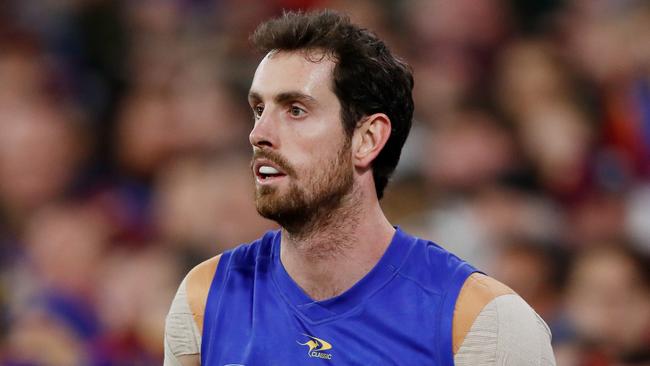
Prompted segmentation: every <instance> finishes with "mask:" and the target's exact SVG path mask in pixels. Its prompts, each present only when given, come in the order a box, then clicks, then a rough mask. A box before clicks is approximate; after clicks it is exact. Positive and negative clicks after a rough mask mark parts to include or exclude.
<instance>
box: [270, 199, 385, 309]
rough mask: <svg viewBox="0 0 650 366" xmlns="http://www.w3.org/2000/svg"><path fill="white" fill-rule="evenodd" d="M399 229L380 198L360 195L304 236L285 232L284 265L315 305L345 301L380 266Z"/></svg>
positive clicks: (283, 244) (325, 218)
mask: <svg viewBox="0 0 650 366" xmlns="http://www.w3.org/2000/svg"><path fill="white" fill-rule="evenodd" d="M394 232H395V229H393V227H392V226H391V225H390V223H389V222H388V220H387V219H386V217H385V216H384V214H383V212H382V210H381V207H380V206H379V202H378V200H377V199H376V198H375V197H372V199H364V195H363V194H362V193H361V192H359V191H358V190H355V189H353V191H352V192H351V193H350V194H349V195H348V196H347V197H345V198H344V199H343V200H341V205H339V206H338V207H337V208H335V209H332V210H331V211H329V212H327V214H325V215H323V217H319V218H318V221H317V222H316V223H312V224H311V225H307V226H305V230H303V231H295V230H291V232H290V231H288V230H286V229H283V230H282V243H281V249H280V259H281V261H282V264H283V265H284V267H285V269H286V271H287V273H289V275H290V276H291V278H292V279H293V280H294V281H295V282H296V283H297V284H298V285H299V286H300V287H301V288H302V289H303V291H305V292H306V293H307V294H308V295H309V296H310V297H311V298H312V299H314V300H323V299H327V298H330V297H334V296H337V295H340V294H341V293H343V292H344V291H346V290H347V289H349V288H350V287H352V286H353V285H354V284H355V283H356V282H358V281H359V280H360V279H361V278H362V277H363V276H365V275H366V274H367V273H368V272H369V271H370V270H371V269H372V268H373V267H374V266H375V264H377V262H378V261H379V259H380V258H381V256H382V255H383V254H384V252H385V250H386V248H387V247H388V245H389V244H390V241H391V239H392V237H393V234H394Z"/></svg>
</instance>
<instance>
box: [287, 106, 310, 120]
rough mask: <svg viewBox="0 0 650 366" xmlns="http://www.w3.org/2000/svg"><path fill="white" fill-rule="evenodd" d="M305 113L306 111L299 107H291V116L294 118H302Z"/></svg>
mask: <svg viewBox="0 0 650 366" xmlns="http://www.w3.org/2000/svg"><path fill="white" fill-rule="evenodd" d="M305 113H307V112H306V111H305V110H304V109H302V108H300V107H297V106H295V105H293V106H291V108H289V114H291V116H293V117H302V116H303V115H304V114H305Z"/></svg>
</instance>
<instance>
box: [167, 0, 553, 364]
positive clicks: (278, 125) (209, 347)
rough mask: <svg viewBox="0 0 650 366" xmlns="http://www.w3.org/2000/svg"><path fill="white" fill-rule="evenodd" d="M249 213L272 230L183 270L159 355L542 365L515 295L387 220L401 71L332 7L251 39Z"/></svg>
mask: <svg viewBox="0 0 650 366" xmlns="http://www.w3.org/2000/svg"><path fill="white" fill-rule="evenodd" d="M252 40H253V43H254V44H255V45H256V46H257V47H259V48H260V49H261V50H262V51H263V52H264V53H265V54H266V56H265V57H264V59H263V60H262V61H261V63H260V64H259V67H258V68H257V71H256V73H255V76H254V78H253V82H252V85H251V89H250V92H249V102H250V105H251V108H252V110H253V115H254V118H255V125H254V127H253V130H252V131H251V133H250V143H251V145H252V146H253V161H252V164H251V166H252V170H253V174H254V176H255V186H256V198H255V199H256V205H257V210H258V212H259V213H260V214H261V215H262V216H264V217H266V218H269V219H272V220H275V221H276V222H278V223H279V224H280V226H281V227H282V229H281V230H280V231H277V232H269V233H266V234H265V235H264V236H263V237H262V238H260V239H258V240H257V241H255V242H253V243H250V244H248V245H243V246H240V247H238V248H235V249H233V250H231V251H227V252H225V253H223V254H221V255H219V256H216V257H214V258H212V259H209V260H208V261H206V262H204V263H202V264H199V265H198V266H197V267H195V268H194V269H193V270H192V271H191V272H190V273H189V274H188V275H187V277H186V278H185V279H184V281H183V283H182V284H181V286H180V288H179V291H178V293H177V295H176V298H175V299H174V301H173V303H172V307H171V310H170V313H169V315H168V318H167V326H166V337H165V342H166V343H165V344H166V360H165V364H166V365H199V364H202V365H218V366H223V365H246V366H250V365H302V364H321V365H326V364H331V365H453V364H454V363H455V364H456V365H496V364H508V365H552V364H554V363H555V361H554V359H553V354H552V351H551V348H550V334H549V331H548V328H547V327H546V325H545V324H544V322H543V321H542V320H541V319H540V318H539V317H538V316H537V315H536V314H535V313H534V311H532V309H531V308H530V307H529V306H528V305H527V304H526V303H525V302H523V300H521V298H519V297H518V296H516V295H514V294H513V292H512V291H511V290H510V289H509V288H507V287H506V286H504V285H502V284H500V283H499V282H497V281H495V280H493V279H491V278H489V277H487V276H485V275H483V274H480V273H478V272H477V271H476V269H474V268H473V267H471V266H470V265H469V264H467V263H465V262H463V261H462V260H460V259H458V258H457V257H455V256H453V255H452V254H450V253H448V252H446V251H445V250H444V249H442V248H440V247H438V246H437V245H435V244H433V243H431V242H428V241H425V240H421V239H418V238H415V237H412V236H410V235H408V234H406V233H405V232H403V231H402V230H400V229H398V228H394V227H393V226H392V225H391V224H390V223H389V222H388V220H387V219H386V217H385V216H384V214H383V212H382V210H381V208H380V206H379V200H380V198H381V197H382V194H383V190H384V188H385V186H386V184H387V182H388V178H389V176H390V174H391V173H392V172H393V170H394V169H395V166H396V165H397V162H398V160H399V156H400V151H401V149H402V146H403V144H404V142H405V140H406V137H407V135H408V132H409V129H410V126H411V119H412V114H413V100H412V97H411V91H412V88H413V78H412V76H411V72H410V71H409V69H408V67H407V66H406V65H405V64H404V63H402V62H401V61H400V60H398V59H396V58H395V57H393V56H392V55H391V53H390V51H389V50H388V49H387V47H386V46H385V45H384V43H383V42H382V41H381V40H379V39H378V38H377V37H376V36H375V35H374V34H372V33H370V32H368V31H366V30H364V29H360V28H359V27H357V26H355V25H353V24H351V23H350V22H349V20H348V19H347V18H346V17H343V16H341V15H339V14H337V13H334V12H331V11H322V12H316V13H307V14H296V13H289V14H285V15H284V16H282V17H280V18H278V19H275V20H271V21H269V22H267V23H265V24H262V25H261V26H260V27H259V28H258V29H257V31H256V32H255V34H254V35H253V37H252Z"/></svg>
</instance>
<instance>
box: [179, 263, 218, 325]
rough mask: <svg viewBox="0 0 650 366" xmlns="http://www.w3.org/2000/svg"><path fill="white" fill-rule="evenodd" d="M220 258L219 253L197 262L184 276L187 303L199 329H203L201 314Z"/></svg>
mask: <svg viewBox="0 0 650 366" xmlns="http://www.w3.org/2000/svg"><path fill="white" fill-rule="evenodd" d="M220 259H221V254H219V255H217V256H214V257H212V258H210V259H208V260H206V261H204V262H202V263H200V264H198V265H197V266H196V267H194V268H192V270H191V271H190V272H188V274H187V276H186V277H185V286H186V291H187V303H188V305H189V307H190V311H191V313H192V316H193V317H194V321H195V323H196V325H197V327H198V328H199V330H200V331H201V330H202V329H203V314H204V312H205V304H206V301H207V299H208V293H209V292H210V286H211V285H212V279H213V278H214V274H215V272H216V271H217V266H218V265H219V261H220Z"/></svg>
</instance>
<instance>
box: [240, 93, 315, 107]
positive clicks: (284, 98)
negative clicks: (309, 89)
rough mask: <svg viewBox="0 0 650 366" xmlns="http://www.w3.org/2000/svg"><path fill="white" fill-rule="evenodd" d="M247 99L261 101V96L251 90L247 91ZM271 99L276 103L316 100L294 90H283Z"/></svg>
mask: <svg viewBox="0 0 650 366" xmlns="http://www.w3.org/2000/svg"><path fill="white" fill-rule="evenodd" d="M248 100H249V101H261V100H262V96H261V95H260V94H259V93H257V92H254V91H251V92H249V93H248ZM273 100H275V102H276V103H278V104H283V103H286V102H289V101H293V100H297V101H301V102H305V103H310V102H315V101H316V99H314V97H312V96H311V95H307V94H304V93H300V92H295V91H291V92H283V93H280V94H277V95H276V96H275V97H274V98H273Z"/></svg>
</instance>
